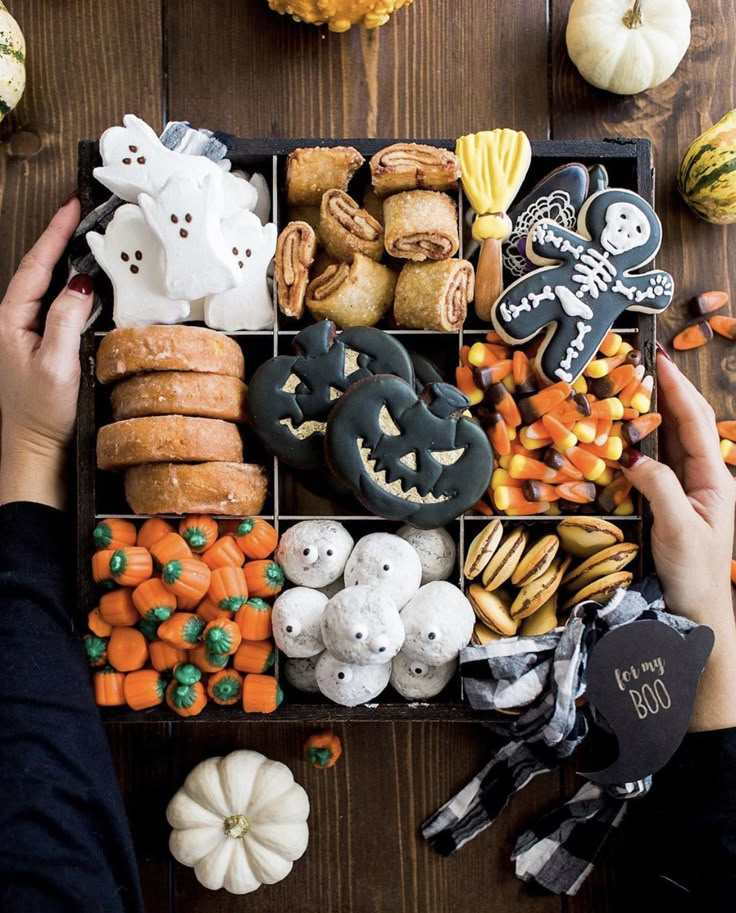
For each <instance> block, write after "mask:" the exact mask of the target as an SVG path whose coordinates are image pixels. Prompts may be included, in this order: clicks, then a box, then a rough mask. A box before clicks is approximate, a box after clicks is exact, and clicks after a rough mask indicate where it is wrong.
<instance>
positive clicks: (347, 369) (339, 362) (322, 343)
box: [248, 320, 413, 469]
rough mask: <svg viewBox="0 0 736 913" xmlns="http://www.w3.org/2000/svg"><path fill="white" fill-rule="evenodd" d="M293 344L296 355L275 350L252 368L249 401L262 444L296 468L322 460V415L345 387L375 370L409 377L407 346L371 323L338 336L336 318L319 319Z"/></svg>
mask: <svg viewBox="0 0 736 913" xmlns="http://www.w3.org/2000/svg"><path fill="white" fill-rule="evenodd" d="M294 349H295V350H296V354H295V355H279V356H278V357H276V358H273V359H271V360H270V361H268V362H266V363H265V364H264V365H262V366H261V367H260V368H259V369H258V370H257V371H256V372H255V374H254V375H253V379H252V381H251V384H250V387H249V391H248V404H249V411H250V416H251V420H252V423H253V427H254V430H255V432H256V434H257V435H258V436H259V437H260V438H261V440H262V442H263V444H264V446H265V447H267V448H268V450H270V451H271V452H272V453H273V454H275V455H276V456H277V457H278V458H279V459H281V460H284V462H286V463H290V464H291V465H292V466H296V467H298V468H300V469H317V468H319V467H321V466H323V465H324V449H323V441H324V434H325V429H326V426H327V417H328V415H329V414H330V412H331V410H332V407H333V406H334V404H335V402H336V401H337V400H338V399H339V398H340V397H341V396H342V395H343V393H345V391H346V390H347V389H348V388H349V387H351V386H352V385H353V384H355V383H356V382H357V381H360V380H364V379H365V378H367V377H371V376H372V375H374V374H383V373H387V374H395V375H397V376H399V377H402V378H404V379H405V380H406V381H412V379H413V368H412V365H411V360H410V358H409V355H408V354H407V352H406V349H404V347H403V346H402V345H401V343H400V342H398V341H397V340H396V339H394V338H393V337H392V336H389V335H388V334H387V333H383V332H382V331H381V330H376V329H374V328H372V327H354V328H353V329H350V330H345V332H344V333H341V334H340V335H339V336H338V335H337V334H336V331H335V324H334V323H332V321H330V320H323V321H320V323H316V324H314V325H313V326H310V327H307V329H305V330H302V332H301V333H299V334H298V335H297V336H296V337H295V339H294Z"/></svg>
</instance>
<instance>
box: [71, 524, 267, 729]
mask: <svg viewBox="0 0 736 913" xmlns="http://www.w3.org/2000/svg"><path fill="white" fill-rule="evenodd" d="M94 542H95V548H96V551H95V553H94V555H93V557H92V575H93V577H94V580H95V583H96V584H97V586H98V587H99V589H100V598H99V604H98V606H97V607H96V608H94V609H93V610H92V611H91V612H90V613H89V616H88V620H87V621H88V627H89V631H90V633H89V634H88V635H87V636H86V637H85V638H84V647H85V651H86V653H87V659H88V662H89V665H90V666H91V667H92V673H93V690H94V694H95V700H96V701H97V703H98V704H99V705H100V706H107V707H111V706H113V707H114V706H121V705H125V704H127V705H128V706H129V707H130V708H131V709H133V710H146V709H149V708H152V707H156V706H158V705H160V704H162V703H163V702H164V701H166V703H167V705H168V706H169V707H170V708H171V709H172V710H173V711H174V712H175V713H177V714H179V715H180V716H196V715H197V714H199V713H201V712H202V710H203V709H204V708H205V706H206V705H207V703H208V701H209V700H212V701H214V703H216V704H223V705H229V704H236V703H240V704H241V705H242V707H243V710H245V711H246V712H259V713H271V712H272V711H273V710H275V709H276V708H277V707H278V705H279V704H280V703H281V699H282V694H281V689H280V688H279V686H278V683H277V681H276V679H275V678H274V677H273V675H268V674H265V673H267V671H268V670H269V669H270V668H271V666H272V665H273V662H274V656H275V654H274V645H273V641H272V640H271V606H270V604H269V603H267V602H266V601H265V598H268V597H271V596H276V595H277V594H278V593H279V592H280V590H281V587H282V586H283V583H284V576H283V573H282V571H281V568H280V567H279V565H278V564H276V562H275V561H273V560H271V558H270V556H271V555H272V553H273V551H274V549H275V547H276V545H277V543H278V534H277V532H276V530H275V529H274V528H273V526H271V524H270V523H267V522H266V521H265V520H262V519H245V520H241V521H237V520H232V521H225V522H224V523H222V524H220V525H218V523H217V522H216V521H215V520H214V519H213V518H212V517H209V516H205V515H196V516H188V517H185V518H183V519H182V520H181V521H180V523H179V526H178V530H176V529H175V527H174V526H173V525H172V524H171V523H169V522H168V521H166V520H163V519H161V518H159V517H153V518H151V519H150V520H146V521H145V522H144V523H143V524H142V525H141V526H140V528H137V527H136V525H135V524H134V523H131V522H130V521H129V520H122V519H109V520H103V521H101V522H100V523H99V524H98V525H97V526H96V527H95V530H94ZM264 597H265V598H264ZM230 660H232V665H230Z"/></svg>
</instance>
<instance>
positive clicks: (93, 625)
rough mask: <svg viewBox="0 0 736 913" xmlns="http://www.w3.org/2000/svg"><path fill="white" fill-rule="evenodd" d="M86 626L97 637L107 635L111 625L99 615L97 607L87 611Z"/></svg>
mask: <svg viewBox="0 0 736 913" xmlns="http://www.w3.org/2000/svg"><path fill="white" fill-rule="evenodd" d="M87 627H88V628H89V629H90V631H91V632H92V633H93V634H96V635H97V636H98V637H109V636H110V631H112V625H111V624H108V623H107V622H106V621H105V619H104V618H103V617H102V615H100V610H99V609H92V611H91V612H90V613H89V615H88V616H87Z"/></svg>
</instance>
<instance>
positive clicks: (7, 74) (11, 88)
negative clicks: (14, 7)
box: [0, 3, 26, 120]
mask: <svg viewBox="0 0 736 913" xmlns="http://www.w3.org/2000/svg"><path fill="white" fill-rule="evenodd" d="M25 87H26V41H25V38H24V37H23V32H21V30H20V26H19V25H18V23H17V22H16V21H15V19H13V17H12V16H11V15H10V13H9V12H8V10H7V9H6V7H5V4H4V3H0V120H2V119H3V118H4V117H5V115H6V114H9V113H10V112H11V111H12V110H13V108H14V107H15V106H16V105H17V104H18V102H19V101H20V97H21V95H22V94H23V89H25Z"/></svg>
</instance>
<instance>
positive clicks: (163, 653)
mask: <svg viewBox="0 0 736 913" xmlns="http://www.w3.org/2000/svg"><path fill="white" fill-rule="evenodd" d="M191 652H194V651H191ZM148 654H149V656H150V658H151V665H152V666H153V668H154V669H155V670H156V671H157V672H169V671H170V670H171V669H173V668H174V667H175V666H177V665H178V664H179V663H185V662H186V661H187V657H188V656H189V652H188V651H187V650H180V649H177V648H176V647H172V646H171V644H167V643H166V641H165V640H153V641H151V643H150V644H149V645H148Z"/></svg>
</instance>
